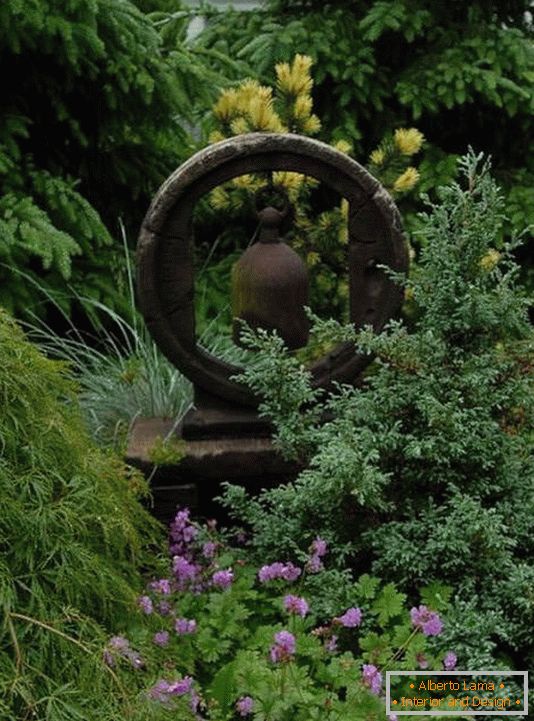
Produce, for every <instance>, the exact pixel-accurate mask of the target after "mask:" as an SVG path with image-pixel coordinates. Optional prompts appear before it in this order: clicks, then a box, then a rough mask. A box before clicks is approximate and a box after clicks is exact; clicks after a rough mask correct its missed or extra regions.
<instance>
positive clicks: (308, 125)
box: [302, 115, 321, 135]
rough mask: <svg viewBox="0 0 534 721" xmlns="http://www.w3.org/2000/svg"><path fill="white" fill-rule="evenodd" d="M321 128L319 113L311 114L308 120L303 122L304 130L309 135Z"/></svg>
mask: <svg viewBox="0 0 534 721" xmlns="http://www.w3.org/2000/svg"><path fill="white" fill-rule="evenodd" d="M320 129H321V121H320V120H319V118H318V117H317V115H310V117H309V118H306V120H305V121H304V122H303V123H302V130H303V131H304V132H305V133H308V134H309V135H313V134H314V133H318V132H319V130H320Z"/></svg>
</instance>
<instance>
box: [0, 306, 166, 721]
mask: <svg viewBox="0 0 534 721" xmlns="http://www.w3.org/2000/svg"><path fill="white" fill-rule="evenodd" d="M75 391H76V386H75V384H74V383H73V382H72V381H71V380H70V379H69V377H68V374H67V367H66V365H65V364H63V363H59V362H53V361H50V360H48V359H47V358H45V357H44V356H43V355H42V353H40V352H39V351H38V350H37V349H36V348H35V347H34V346H32V345H31V344H30V343H29V342H28V341H27V340H26V339H25V337H24V335H23V334H22V332H21V330H20V329H19V328H18V327H17V326H16V325H15V323H14V322H13V321H11V320H10V319H9V317H8V316H7V315H6V314H5V313H4V312H1V311H0V449H1V450H0V499H1V509H2V510H1V513H0V551H1V553H0V557H1V560H0V718H2V721H23V720H25V719H32V721H45V719H46V721H67V720H68V721H72V720H73V719H84V720H85V719H88V720H92V719H95V721H96V719H98V720H99V721H101V720H102V719H106V720H107V719H109V720H111V719H116V720H117V721H119V719H122V718H125V716H124V715H123V711H122V709H123V707H124V708H127V706H128V703H129V701H128V693H127V692H126V691H125V687H124V684H123V682H122V681H121V680H120V678H119V677H118V676H117V674H116V673H114V672H112V671H111V670H110V668H109V667H108V666H106V665H105V664H104V662H103V658H102V647H103V639H105V638H106V637H107V636H109V634H110V633H113V632H114V631H116V630H117V629H119V628H121V627H123V626H124V624H125V620H126V618H127V615H128V614H129V613H130V612H131V610H132V609H133V608H134V605H135V598H136V595H137V594H138V592H139V588H140V576H139V574H138V571H137V568H138V567H139V565H141V564H143V565H145V564H146V563H148V557H147V553H146V547H147V544H149V543H154V542H155V540H156V539H157V538H158V535H159V534H158V528H159V527H158V526H157V525H156V522H155V521H154V520H152V518H151V516H150V515H149V513H148V512H147V511H146V510H144V508H143V507H142V505H141V504H140V502H139V498H140V496H143V495H145V494H146V493H147V487H146V484H145V482H144V480H143V479H142V478H141V477H140V476H138V475H137V474H136V473H134V472H133V471H131V470H129V469H128V468H127V467H125V466H124V464H123V463H122V462H121V461H120V460H119V459H118V458H116V457H115V456H113V455H111V454H109V453H104V452H102V451H100V450H98V449H97V448H96V447H95V446H94V445H93V443H92V442H91V440H90V438H89V436H88V433H87V432H86V430H85V428H84V426H83V422H82V420H81V415H80V411H79V407H78V404H77V401H76V395H75ZM119 645H120V644H119ZM116 651H117V652H119V648H117V649H116ZM120 652H121V653H123V654H124V655H125V657H127V658H128V663H130V664H132V665H133V666H139V663H140V659H139V658H138V657H137V655H135V654H134V653H133V652H131V653H130V654H129V655H128V653H127V652H128V648H127V647H124V646H123V647H122V648H121V649H120Z"/></svg>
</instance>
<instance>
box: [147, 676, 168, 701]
mask: <svg viewBox="0 0 534 721" xmlns="http://www.w3.org/2000/svg"><path fill="white" fill-rule="evenodd" d="M169 686H170V684H169V682H168V681H165V680H164V679H161V680H160V681H157V682H156V683H155V684H154V685H153V686H152V688H151V689H149V691H148V695H149V697H150V698H151V699H153V700H154V701H159V702H160V703H166V702H167V701H168V700H169Z"/></svg>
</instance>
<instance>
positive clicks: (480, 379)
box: [225, 152, 534, 669]
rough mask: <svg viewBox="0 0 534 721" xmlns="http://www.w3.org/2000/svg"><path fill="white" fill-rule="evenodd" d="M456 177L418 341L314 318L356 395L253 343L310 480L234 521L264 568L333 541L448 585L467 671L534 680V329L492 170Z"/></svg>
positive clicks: (397, 575) (264, 389) (261, 386)
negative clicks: (533, 669)
mask: <svg viewBox="0 0 534 721" xmlns="http://www.w3.org/2000/svg"><path fill="white" fill-rule="evenodd" d="M460 171H461V174H462V184H457V183H454V184H452V185H449V186H446V187H444V188H442V189H441V190H440V194H439V195H440V199H439V202H437V203H435V204H432V205H430V209H429V211H428V212H427V213H425V214H423V216H422V217H421V219H420V220H421V224H422V230H421V238H420V240H421V244H422V250H421V254H420V258H419V264H418V267H417V270H416V272H415V273H414V275H413V276H412V277H410V278H409V279H406V278H401V277H397V281H398V282H399V283H402V284H403V285H404V287H405V292H406V297H407V299H408V302H409V303H412V304H414V306H415V307H416V309H417V312H416V315H415V320H414V321H413V322H414V327H413V328H411V329H409V328H408V327H407V326H406V324H405V323H404V322H402V321H392V322H391V323H390V324H389V326H388V327H387V328H386V329H385V330H384V331H383V332H381V333H373V332H372V330H371V329H369V328H365V329H363V330H361V331H358V332H356V331H355V330H354V329H353V328H351V327H345V326H342V325H340V324H338V323H337V322H336V321H333V320H332V321H320V320H319V319H317V318H315V331H316V333H317V334H318V335H319V337H320V338H323V339H326V340H328V341H329V342H337V341H339V340H350V341H353V342H354V343H355V344H356V346H357V348H358V349H359V350H360V351H361V352H364V353H370V354H373V355H374V356H375V362H374V364H373V365H372V366H371V369H370V371H369V373H368V374H367V376H366V377H365V380H364V382H363V385H361V387H357V388H354V387H340V388H338V389H337V390H335V392H333V393H332V394H329V395H327V396H325V395H324V394H323V395H321V393H320V392H318V391H314V390H313V389H312V387H311V382H310V381H311V379H310V375H309V373H308V371H307V370H306V368H305V367H304V366H302V365H301V364H300V362H299V361H298V359H297V358H295V357H293V356H291V355H290V354H288V353H287V352H286V351H285V349H284V347H283V344H282V342H281V341H280V340H279V339H278V338H276V336H270V335H268V334H266V333H263V332H259V333H258V334H250V335H249V337H248V339H249V343H250V345H251V346H252V347H254V348H256V349H259V350H261V351H262V354H263V355H262V359H263V360H262V361H261V362H259V363H258V364H257V365H256V366H255V368H251V369H246V370H245V371H244V373H243V375H242V378H243V379H244V380H245V381H246V382H247V383H248V384H249V385H250V387H251V388H253V389H254V390H255V391H256V392H257V393H258V394H260V395H261V396H263V398H264V401H263V405H262V406H261V408H262V411H263V412H264V413H265V415H267V416H268V417H269V418H270V419H272V421H273V422H274V423H275V426H276V443H277V445H278V447H279V448H280V449H281V450H282V451H283V452H284V453H285V454H286V455H287V456H288V457H293V458H298V459H299V460H300V461H301V462H303V463H304V464H305V470H304V471H303V472H302V473H301V474H300V475H299V477H298V479H297V480H296V481H295V482H294V483H290V484H286V485H283V486H281V487H279V488H276V489H273V490H269V491H266V492H264V493H263V494H262V495H261V496H260V497H259V498H257V499H255V498H250V497H249V496H248V495H247V494H246V493H245V491H244V490H243V489H242V488H240V487H234V486H230V487H229V489H228V492H227V494H226V497H225V504H226V505H227V506H228V507H229V508H230V509H231V510H232V511H233V513H234V516H235V517H236V518H238V519H239V520H240V521H241V522H246V523H247V524H248V525H249V527H250V528H251V529H252V530H253V538H254V541H253V543H254V544H255V547H256V549H257V552H258V554H259V555H260V556H261V555H262V554H264V553H265V552H266V550H267V549H268V550H269V552H271V553H272V552H277V554H278V555H279V556H284V555H287V554H291V553H292V552H293V551H294V550H295V549H296V548H298V546H299V545H300V543H301V542H302V539H306V538H307V539H310V540H311V539H312V538H313V536H314V534H315V533H320V534H321V535H322V536H323V537H324V538H325V539H326V540H327V541H328V542H329V544H330V545H331V548H332V552H333V558H335V559H336V560H337V561H338V562H339V563H342V564H346V563H349V564H350V565H351V566H352V567H353V568H354V569H357V570H358V571H359V572H363V571H369V572H372V573H376V574H378V575H380V576H381V577H382V578H384V580H390V581H393V580H394V581H395V582H396V583H398V584H399V585H400V587H401V589H402V590H403V591H405V592H407V593H409V594H411V593H413V592H414V591H415V590H416V589H417V588H418V587H419V586H420V585H421V584H425V583H428V582H433V581H435V582H438V583H442V584H443V583H444V584H446V585H447V586H449V587H450V588H451V591H452V596H451V607H450V611H449V614H448V621H449V623H448V624H447V628H446V629H445V631H444V637H445V638H446V639H447V641H448V642H449V644H450V646H451V648H453V649H454V651H455V652H456V653H457V654H458V655H459V656H460V655H461V657H462V661H463V663H465V667H466V668H475V669H476V668H492V667H513V666H514V665H515V666H516V667H517V668H519V669H524V668H528V667H529V666H531V665H532V663H533V662H534V648H533V646H532V628H533V626H534V595H533V592H532V589H533V587H534V567H533V563H532V561H533V558H534V547H533V540H534V526H533V524H534V506H533V504H534V492H533V490H534V473H533V468H534V463H533V435H532V428H533V423H532V420H533V406H534V394H533V392H532V367H533V339H532V329H531V326H530V325H529V323H528V319H527V313H526V309H527V306H528V299H527V298H525V297H524V295H523V293H522V291H521V289H520V288H519V287H518V285H517V277H518V266H517V264H516V263H515V261H514V258H513V251H514V248H515V246H516V244H517V242H518V241H517V240H516V241H505V240H503V222H504V219H503V199H502V196H501V193H500V191H499V189H498V187H497V186H496V184H495V182H494V181H493V179H492V178H491V175H490V171H489V164H488V163H487V162H485V161H483V160H482V159H481V157H477V156H475V154H473V153H472V152H471V153H470V154H469V155H468V156H466V157H465V158H464V159H463V160H462V161H461V163H460ZM318 401H320V404H319V405H317V402H318ZM325 410H326V418H325V415H324V411H325Z"/></svg>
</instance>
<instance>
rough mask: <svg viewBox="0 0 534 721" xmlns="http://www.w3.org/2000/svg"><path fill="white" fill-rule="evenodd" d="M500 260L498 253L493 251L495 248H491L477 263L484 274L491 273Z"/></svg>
mask: <svg viewBox="0 0 534 721" xmlns="http://www.w3.org/2000/svg"><path fill="white" fill-rule="evenodd" d="M500 259H501V254H500V253H499V251H498V250H495V248H491V249H490V250H488V252H487V253H486V255H483V256H482V258H481V259H480V261H479V266H480V267H481V268H482V270H483V271H485V272H486V273H491V271H492V270H493V269H494V268H495V266H496V265H497V263H498V262H499V261H500Z"/></svg>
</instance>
